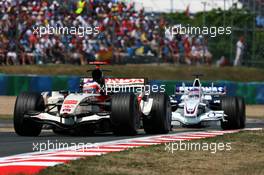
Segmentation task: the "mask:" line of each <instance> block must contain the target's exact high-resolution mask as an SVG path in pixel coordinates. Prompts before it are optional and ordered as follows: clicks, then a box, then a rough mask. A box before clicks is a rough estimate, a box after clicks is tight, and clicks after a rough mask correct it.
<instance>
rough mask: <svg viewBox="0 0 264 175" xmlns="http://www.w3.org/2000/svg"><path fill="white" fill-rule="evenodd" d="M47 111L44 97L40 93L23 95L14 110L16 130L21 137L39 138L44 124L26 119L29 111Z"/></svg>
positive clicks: (18, 98)
mask: <svg viewBox="0 0 264 175" xmlns="http://www.w3.org/2000/svg"><path fill="white" fill-rule="evenodd" d="M44 110H45V104H44V100H43V97H42V96H41V95H40V94H39V93H27V92H24V93H21V94H20V95H19V96H18V97H17V99H16V103H15V109H14V118H13V122H14V129H15V132H16V133H17V134H18V135H20V136H38V135H39V134H40V132H41V129H42V124H40V123H37V122H34V121H32V120H30V119H27V118H25V117H24V115H25V114H26V113H27V112H28V111H39V112H42V111H44Z"/></svg>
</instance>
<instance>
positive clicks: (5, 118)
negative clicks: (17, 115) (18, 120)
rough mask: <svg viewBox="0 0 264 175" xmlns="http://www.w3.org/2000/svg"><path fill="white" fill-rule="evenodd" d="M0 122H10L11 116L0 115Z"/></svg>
mask: <svg viewBox="0 0 264 175" xmlns="http://www.w3.org/2000/svg"><path fill="white" fill-rule="evenodd" d="M0 119H1V120H11V119H13V116H12V115H0Z"/></svg>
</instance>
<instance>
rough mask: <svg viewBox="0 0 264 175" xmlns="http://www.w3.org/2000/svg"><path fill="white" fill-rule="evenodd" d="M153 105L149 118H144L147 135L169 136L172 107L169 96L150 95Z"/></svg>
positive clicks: (160, 94) (162, 94) (161, 94)
mask: <svg viewBox="0 0 264 175" xmlns="http://www.w3.org/2000/svg"><path fill="white" fill-rule="evenodd" d="M149 98H153V104H152V108H151V111H150V114H149V115H148V116H144V117H143V128H144V130H145V132H146V133H147V134H167V133H168V132H169V131H170V129H171V105H170V102H169V97H168V95H166V94H164V93H153V94H150V97H149Z"/></svg>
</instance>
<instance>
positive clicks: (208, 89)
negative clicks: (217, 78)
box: [175, 83, 226, 95]
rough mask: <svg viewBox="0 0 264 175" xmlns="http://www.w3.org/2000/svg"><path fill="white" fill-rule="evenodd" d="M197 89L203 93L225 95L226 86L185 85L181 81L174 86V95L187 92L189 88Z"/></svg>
mask: <svg viewBox="0 0 264 175" xmlns="http://www.w3.org/2000/svg"><path fill="white" fill-rule="evenodd" d="M195 89H196V90H197V89H199V90H200V91H201V92H202V93H203V94H204V95H226V87H224V86H214V85H213V83H212V86H200V87H197V86H185V84H184V83H183V84H182V86H176V88H175V95H184V94H188V93H189V92H190V91H191V90H195Z"/></svg>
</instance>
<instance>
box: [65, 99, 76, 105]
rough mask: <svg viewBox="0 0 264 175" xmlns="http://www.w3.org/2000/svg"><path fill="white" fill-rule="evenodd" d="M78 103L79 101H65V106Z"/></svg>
mask: <svg viewBox="0 0 264 175" xmlns="http://www.w3.org/2000/svg"><path fill="white" fill-rule="evenodd" d="M77 103H78V101H77V100H65V101H64V103H63V104H64V105H76V104H77Z"/></svg>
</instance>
